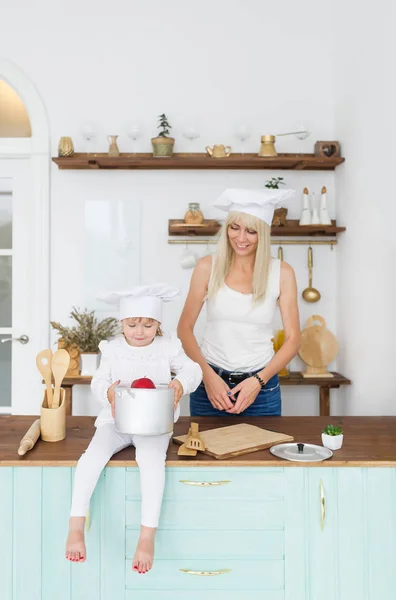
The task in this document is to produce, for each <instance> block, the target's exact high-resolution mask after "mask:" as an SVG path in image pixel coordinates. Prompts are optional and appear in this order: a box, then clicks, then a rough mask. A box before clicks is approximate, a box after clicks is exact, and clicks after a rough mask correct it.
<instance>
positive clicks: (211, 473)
mask: <svg viewBox="0 0 396 600" xmlns="http://www.w3.org/2000/svg"><path fill="white" fill-rule="evenodd" d="M126 494H127V496H129V497H130V498H138V497H139V496H140V481H139V471H138V469H137V468H132V467H131V468H127V471H126ZM283 495H284V477H283V469H281V468H276V467H274V468H272V467H270V468H255V467H252V468H250V467H246V468H239V469H237V468H232V467H229V468H224V467H223V468H216V467H213V468H210V469H204V468H202V467H196V468H194V467H191V468H189V469H188V468H187V469H178V468H168V469H167V470H166V483H165V494H164V498H169V499H171V498H172V499H173V498H177V499H178V500H179V499H180V500H190V499H191V500H201V499H205V500H223V499H228V498H235V499H236V498H241V499H244V498H257V499H263V500H264V499H267V500H275V499H281V498H283Z"/></svg>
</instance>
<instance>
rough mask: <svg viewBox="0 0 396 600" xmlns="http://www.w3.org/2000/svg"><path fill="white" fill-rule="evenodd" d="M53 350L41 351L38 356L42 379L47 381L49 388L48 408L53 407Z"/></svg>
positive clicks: (38, 366) (46, 384)
mask: <svg viewBox="0 0 396 600" xmlns="http://www.w3.org/2000/svg"><path fill="white" fill-rule="evenodd" d="M51 361H52V350H50V349H49V348H48V350H41V352H39V353H38V354H37V356H36V365H37V368H38V370H39V371H40V373H41V376H42V378H43V379H44V381H45V387H46V388H47V406H48V408H51V407H52V371H51Z"/></svg>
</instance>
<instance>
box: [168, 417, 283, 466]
mask: <svg viewBox="0 0 396 600" xmlns="http://www.w3.org/2000/svg"><path fill="white" fill-rule="evenodd" d="M199 435H200V436H201V438H202V439H203V441H204V442H205V445H206V450H205V451H204V454H209V456H213V457H214V458H218V459H219V460H223V459H225V458H231V457H233V456H240V455H241V454H248V453H249V452H256V451H257V450H264V449H265V448H270V447H271V446H273V445H274V444H282V443H284V442H292V441H293V440H294V438H293V437H292V436H291V435H286V434H285V433H277V432H276V431H269V430H268V429H261V427H256V426H255V425H248V424H247V423H240V424H239V425H230V426H229V427H220V428H219V429H208V430H207V431H200V432H199ZM186 439H187V435H180V436H177V437H174V438H173V441H174V442H175V443H176V444H183V442H185V441H186Z"/></svg>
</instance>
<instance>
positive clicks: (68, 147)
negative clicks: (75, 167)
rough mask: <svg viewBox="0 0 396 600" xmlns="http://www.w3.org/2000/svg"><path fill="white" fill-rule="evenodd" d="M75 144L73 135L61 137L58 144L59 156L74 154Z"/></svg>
mask: <svg viewBox="0 0 396 600" xmlns="http://www.w3.org/2000/svg"><path fill="white" fill-rule="evenodd" d="M73 154H74V146H73V140H72V139H71V137H61V139H60V140H59V145H58V156H73Z"/></svg>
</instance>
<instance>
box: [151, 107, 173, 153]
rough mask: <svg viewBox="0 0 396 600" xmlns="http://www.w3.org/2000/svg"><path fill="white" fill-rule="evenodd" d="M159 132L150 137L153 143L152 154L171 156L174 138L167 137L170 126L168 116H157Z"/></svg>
mask: <svg viewBox="0 0 396 600" xmlns="http://www.w3.org/2000/svg"><path fill="white" fill-rule="evenodd" d="M158 120H159V123H158V129H159V130H160V132H159V134H158V136H157V137H155V138H151V143H152V145H153V156H162V157H163V156H172V154H173V146H174V144H175V139H174V138H173V137H168V134H169V133H170V130H171V129H172V126H171V125H170V124H169V121H168V117H167V116H166V115H165V114H162V115H160V116H159V117H158Z"/></svg>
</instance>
